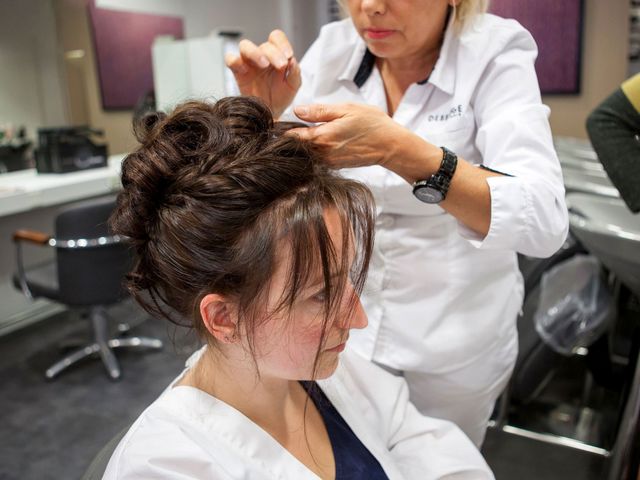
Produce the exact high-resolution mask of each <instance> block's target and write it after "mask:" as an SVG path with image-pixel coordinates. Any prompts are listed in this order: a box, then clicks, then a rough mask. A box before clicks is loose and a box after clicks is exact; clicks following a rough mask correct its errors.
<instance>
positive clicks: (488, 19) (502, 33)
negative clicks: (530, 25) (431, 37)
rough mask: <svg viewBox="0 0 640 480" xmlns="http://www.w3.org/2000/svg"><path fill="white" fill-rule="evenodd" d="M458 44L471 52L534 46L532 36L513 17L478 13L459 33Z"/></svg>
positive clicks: (496, 51)
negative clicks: (516, 46)
mask: <svg viewBox="0 0 640 480" xmlns="http://www.w3.org/2000/svg"><path fill="white" fill-rule="evenodd" d="M460 44H461V45H462V46H463V48H465V49H467V50H470V51H473V52H484V53H485V54H487V53H498V52H500V51H502V50H504V49H505V48H509V47H511V46H514V45H518V46H524V47H525V48H536V45H535V41H534V39H533V36H532V35H531V33H529V31H528V30H527V29H526V28H525V27H523V26H522V24H520V22H518V21H517V20H515V19H513V18H503V17H499V16H497V15H493V14H491V13H485V14H482V15H479V16H478V17H477V18H476V19H475V20H474V21H473V22H472V23H471V24H470V25H468V26H467V27H466V28H465V29H464V30H463V31H462V32H461V34H460Z"/></svg>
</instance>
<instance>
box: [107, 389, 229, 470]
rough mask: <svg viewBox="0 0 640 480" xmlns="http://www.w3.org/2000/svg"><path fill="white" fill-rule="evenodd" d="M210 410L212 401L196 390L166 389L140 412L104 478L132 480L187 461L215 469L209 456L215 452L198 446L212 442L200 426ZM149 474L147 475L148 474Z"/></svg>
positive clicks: (118, 448)
mask: <svg viewBox="0 0 640 480" xmlns="http://www.w3.org/2000/svg"><path fill="white" fill-rule="evenodd" d="M214 400H215V399H214ZM213 403H215V402H213ZM211 407H215V405H212V401H211V400H210V399H207V398H205V397H204V395H203V392H199V391H198V390H196V389H193V388H188V387H177V388H169V389H167V391H165V392H164V393H163V394H162V395H161V396H160V397H158V399H156V400H155V401H154V402H153V403H152V404H151V405H150V406H149V407H147V409H146V410H145V411H144V412H142V414H141V415H140V416H139V417H138V419H137V420H136V421H135V422H134V423H133V425H132V426H131V428H130V429H129V431H128V432H127V433H126V434H125V436H124V437H123V439H122V440H121V441H120V443H119V444H118V447H117V448H116V450H115V452H114V453H113V455H112V457H111V460H110V461H109V465H108V466H107V470H106V472H105V476H104V478H105V479H112V478H114V479H115V478H118V479H123V478H135V476H136V475H139V474H140V472H141V471H147V470H145V469H151V470H153V469H156V468H159V469H168V471H173V470H172V469H173V468H174V467H173V466H172V465H176V466H177V465H181V464H183V463H184V462H183V461H186V460H188V462H193V464H194V465H196V464H200V465H202V464H209V465H212V466H213V465H215V464H216V463H217V461H216V459H215V458H214V457H215V456H214V457H212V452H214V453H215V451H216V449H209V448H207V449H205V448H203V447H204V446H203V445H202V444H201V442H202V440H203V439H205V438H206V439H207V442H210V441H211V438H210V437H209V436H208V435H206V431H207V428H206V427H205V426H204V423H203V420H204V418H205V417H206V416H208V417H209V418H211V415H206V412H208V411H210V409H211ZM214 418H215V417H214ZM221 450H222V447H221ZM181 461H182V462H181ZM151 470H149V471H148V472H147V473H149V474H151V473H152V471H151Z"/></svg>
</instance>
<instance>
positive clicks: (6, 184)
mask: <svg viewBox="0 0 640 480" xmlns="http://www.w3.org/2000/svg"><path fill="white" fill-rule="evenodd" d="M124 157H125V155H112V156H110V157H109V159H108V166H107V167H103V168H93V169H90V170H84V171H80V172H72V173H38V172H36V170H35V169H34V168H32V169H29V170H20V171H17V172H11V173H6V174H3V175H0V217H5V216H7V215H13V214H16V213H21V212H26V211H29V210H33V209H37V208H44V207H50V206H53V205H60V204H63V203H67V202H71V201H74V200H81V199H83V198H88V197H95V196H97V195H102V194H107V193H110V192H113V191H116V190H118V189H119V188H120V165H121V163H122V160H123V159H124Z"/></svg>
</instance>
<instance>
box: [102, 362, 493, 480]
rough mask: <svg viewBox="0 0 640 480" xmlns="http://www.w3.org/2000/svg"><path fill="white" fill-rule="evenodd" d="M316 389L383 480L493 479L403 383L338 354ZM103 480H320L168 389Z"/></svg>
mask: <svg viewBox="0 0 640 480" xmlns="http://www.w3.org/2000/svg"><path fill="white" fill-rule="evenodd" d="M200 352H202V350H201V351H200ZM200 352H197V353H196V354H195V355H194V356H193V357H192V358H191V359H190V360H189V362H188V365H192V364H193V362H194V361H195V360H197V358H198V356H199V355H200ZM178 378H180V377H178ZM176 381H177V380H176ZM173 383H175V381H174V382H173ZM173 383H172V385H173ZM318 384H319V386H320V388H321V389H322V391H323V392H324V393H325V395H326V396H327V397H328V398H329V400H330V401H331V402H332V404H333V405H334V407H335V408H336V410H337V411H338V412H340V415H342V417H343V418H344V420H345V421H346V422H347V423H348V424H349V426H350V427H351V429H352V430H353V431H354V433H355V434H356V435H357V436H358V438H359V439H360V440H361V441H362V443H363V444H364V445H365V446H366V447H367V448H368V449H369V451H370V452H371V453H372V454H373V455H374V456H375V457H376V458H377V459H378V461H379V462H380V465H381V466H382V468H383V469H384V470H385V472H386V473H387V475H388V476H389V478H390V479H392V480H393V479H416V480H418V479H419V480H429V479H440V478H443V479H444V478H446V479H450V480H466V479H468V480H484V479H492V478H494V477H493V474H492V473H491V471H490V470H489V467H488V466H487V465H486V463H485V461H484V459H483V458H482V456H481V455H480V453H479V452H478V450H477V449H476V448H475V447H474V446H473V445H472V443H471V442H470V441H469V439H468V438H466V436H465V435H464V434H463V433H462V432H461V431H460V430H459V429H458V428H457V427H456V426H455V425H454V424H452V423H450V422H447V421H443V420H437V419H432V418H427V417H424V416H422V415H421V414H420V413H418V411H417V410H416V409H415V407H413V405H411V404H410V403H409V395H408V391H407V386H406V382H405V381H404V380H403V379H401V378H397V377H394V376H393V375H391V374H389V373H388V372H385V371H384V370H382V369H380V368H378V367H376V366H375V365H372V364H371V363H369V362H367V361H366V360H364V359H362V358H361V357H360V356H359V355H355V354H353V353H348V352H344V353H343V354H341V358H340V364H339V366H338V368H337V370H336V372H335V374H334V375H333V376H332V377H330V378H329V379H327V380H322V381H320V382H318ZM103 478H104V479H106V480H115V479H119V480H128V479H141V478H144V479H152V478H153V479H160V478H166V479H171V480H185V479H196V478H197V479H251V480H267V479H270V480H271V479H283V480H284V479H287V480H292V479H295V480H304V479H317V478H318V477H317V476H316V475H315V474H314V473H313V472H312V471H310V470H309V469H307V468H306V467H305V466H304V465H303V464H302V463H300V462H299V461H298V460H297V459H296V458H295V457H294V456H292V455H291V454H290V453H289V452H288V451H287V450H285V449H284V448H283V447H282V446H281V445H280V444H279V443H277V442H276V441H275V440H274V439H273V438H272V437H271V436H270V435H269V434H267V433H266V432H265V431H264V430H262V429H261V428H260V427H258V426H257V425H256V424H255V423H253V422H251V420H249V419H248V418H247V417H245V416H244V415H243V414H242V413H240V412H239V411H237V410H235V409H234V408H233V407H231V406H230V405H227V404H226V403H224V402H222V401H220V400H218V399H216V398H214V397H212V396H210V395H208V394H206V393H204V392H203V391H201V390H198V389H195V388H192V387H186V386H178V387H174V388H172V386H169V387H168V388H167V390H165V392H164V393H163V394H162V395H161V396H160V397H159V398H158V399H157V400H156V401H155V402H154V403H153V404H151V406H149V407H148V408H147V409H146V410H145V411H144V412H143V413H142V414H141V415H140V417H139V418H138V419H137V420H136V422H135V423H134V424H133V426H132V427H131V429H130V430H129V431H128V433H127V434H126V435H125V437H124V438H123V439H122V441H121V442H120V444H119V445H118V447H117V448H116V450H115V452H114V454H113V456H112V457H111V460H110V461H109V464H108V466H107V469H106V472H105V474H104V477H103Z"/></svg>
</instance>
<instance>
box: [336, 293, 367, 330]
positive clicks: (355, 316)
mask: <svg viewBox="0 0 640 480" xmlns="http://www.w3.org/2000/svg"><path fill="white" fill-rule="evenodd" d="M341 310H342V311H341V313H340V314H339V321H338V323H339V325H338V326H339V327H340V328H342V329H351V328H358V329H362V328H365V327H366V326H367V325H368V324H369V320H368V319H367V314H366V313H365V311H364V308H363V307H362V303H361V302H360V296H359V295H358V294H357V293H356V292H355V291H354V290H353V289H351V292H350V294H348V295H345V299H344V301H343V303H342V308H341Z"/></svg>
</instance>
